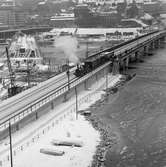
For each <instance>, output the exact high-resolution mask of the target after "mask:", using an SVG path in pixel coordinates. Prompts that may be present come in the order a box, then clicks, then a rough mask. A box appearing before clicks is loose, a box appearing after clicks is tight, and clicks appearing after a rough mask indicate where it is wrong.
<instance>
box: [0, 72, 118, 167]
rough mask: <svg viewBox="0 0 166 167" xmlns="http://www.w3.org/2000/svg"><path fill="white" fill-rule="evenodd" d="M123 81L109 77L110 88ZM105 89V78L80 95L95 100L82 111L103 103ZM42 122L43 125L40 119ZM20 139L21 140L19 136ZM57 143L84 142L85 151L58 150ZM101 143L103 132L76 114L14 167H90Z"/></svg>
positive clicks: (18, 157)
mask: <svg viewBox="0 0 166 167" xmlns="http://www.w3.org/2000/svg"><path fill="white" fill-rule="evenodd" d="M120 77H121V75H117V76H112V75H109V77H108V80H109V82H108V86H109V87H110V86H113V85H114V84H116V83H117V82H118V81H119V79H120ZM105 86H106V85H105V78H103V79H101V81H100V82H98V83H96V84H94V85H93V86H92V87H91V89H90V90H88V91H86V92H83V93H81V94H82V95H79V97H80V98H81V96H85V94H91V96H90V99H89V100H88V101H86V102H85V101H84V102H82V103H81V104H80V105H79V110H83V109H87V108H88V107H89V106H90V105H91V104H93V103H95V101H97V100H99V99H100V98H101V95H102V94H103V93H104V91H102V90H103V89H104V88H105ZM73 102H75V98H74V99H73V101H72V100H71V101H70V102H68V103H70V105H71V104H72V103H73ZM68 103H64V104H63V105H66V106H65V107H67V105H69V104H68ZM60 109H61V110H62V107H60V106H59V108H58V106H57V110H60ZM45 119H46V118H45ZM38 121H40V119H39V120H38ZM27 127H28V126H27ZM30 127H31V126H30ZM20 131H21V130H20ZM18 132H19V131H18ZM23 133H24V131H23ZM22 135H23V134H22ZM17 137H18V138H19V136H17ZM53 139H58V140H59V139H62V140H64V139H72V140H79V141H82V142H83V147H68V146H54V145H52V144H51V141H52V140H53ZM13 141H17V142H18V140H16V138H13ZM99 142H100V134H99V132H98V131H96V130H95V129H94V128H93V127H92V126H91V124H90V123H89V122H88V121H87V120H85V118H84V117H83V116H81V115H78V119H77V120H76V117H75V114H74V113H73V114H71V115H69V116H68V117H66V118H65V119H63V121H61V123H59V124H57V125H56V126H54V127H53V128H51V129H50V130H49V131H48V132H47V133H46V134H44V135H43V136H42V137H41V138H40V139H38V141H37V142H36V143H34V144H32V145H30V146H29V147H27V148H26V149H24V150H23V151H21V152H19V153H18V154H17V155H16V156H13V159H14V166H15V167H23V166H24V167H36V166H37V167H55V166H58V167H88V166H90V164H91V162H92V160H93V155H94V154H95V151H96V146H97V145H98V144H99ZM41 148H46V149H47V148H48V149H58V150H60V151H64V152H65V154H64V155H63V156H53V155H48V154H43V153H40V149H41ZM0 166H1V165H0ZM3 166H5V167H8V166H10V163H6V164H4V165H2V167H3Z"/></svg>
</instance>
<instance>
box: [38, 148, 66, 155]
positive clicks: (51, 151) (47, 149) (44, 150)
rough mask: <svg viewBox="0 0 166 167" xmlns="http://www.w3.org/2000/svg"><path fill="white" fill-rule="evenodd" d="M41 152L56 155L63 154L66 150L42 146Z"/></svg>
mask: <svg viewBox="0 0 166 167" xmlns="http://www.w3.org/2000/svg"><path fill="white" fill-rule="evenodd" d="M40 153H44V154H48V155H54V156H62V155H63V154H64V153H65V152H64V151H61V150H57V149H50V148H41V149H40Z"/></svg>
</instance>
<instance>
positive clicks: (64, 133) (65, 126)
mask: <svg viewBox="0 0 166 167" xmlns="http://www.w3.org/2000/svg"><path fill="white" fill-rule="evenodd" d="M66 138H69V139H77V140H81V141H83V147H67V146H66V147H65V146H53V145H52V144H51V140H52V139H66ZM99 141H100V134H99V133H98V132H97V131H96V130H95V129H93V128H92V126H91V125H90V123H89V122H88V121H86V120H85V118H84V117H83V116H79V117H78V120H74V119H72V118H71V119H70V120H65V121H63V122H62V124H60V125H59V126H58V127H57V128H56V129H53V130H51V131H50V132H49V133H48V134H47V135H46V136H45V137H43V138H42V139H41V140H40V141H39V142H38V143H37V144H35V145H34V146H33V147H30V148H28V149H27V150H26V151H25V152H24V153H21V154H20V155H19V156H18V157H17V158H15V165H14V166H16V167H22V166H24V167H36V166H38V167H47V166H48V167H53V166H58V167H87V166H88V165H89V164H90V163H91V160H92V156H93V155H94V153H95V148H96V146H97V145H98V143H99ZM41 148H51V149H58V150H62V151H64V152H65V154H64V155H63V156H52V155H47V154H42V153H40V149H41Z"/></svg>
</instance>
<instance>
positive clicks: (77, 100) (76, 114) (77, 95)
mask: <svg viewBox="0 0 166 167" xmlns="http://www.w3.org/2000/svg"><path fill="white" fill-rule="evenodd" d="M75 94H76V119H78V94H77V87H76V86H75Z"/></svg>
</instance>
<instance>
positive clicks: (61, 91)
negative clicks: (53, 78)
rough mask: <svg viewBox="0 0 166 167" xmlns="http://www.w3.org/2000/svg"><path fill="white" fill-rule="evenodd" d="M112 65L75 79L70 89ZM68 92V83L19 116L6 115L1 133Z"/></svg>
mask: <svg viewBox="0 0 166 167" xmlns="http://www.w3.org/2000/svg"><path fill="white" fill-rule="evenodd" d="M109 64H110V62H108V63H106V64H104V65H102V66H101V67H99V68H97V69H96V70H94V71H92V72H90V73H88V74H87V75H85V76H83V77H81V78H74V79H73V80H71V81H70V88H71V89H72V88H73V87H75V86H77V85H78V84H80V83H82V82H84V81H85V80H87V79H88V78H90V77H91V76H92V75H94V74H96V73H97V72H98V71H100V70H101V69H103V68H105V67H107V66H108V65H109ZM67 91H68V83H66V84H65V85H62V86H59V87H58V88H56V89H55V90H54V91H53V92H50V93H49V94H47V95H46V96H44V97H42V98H41V99H39V100H37V101H35V102H34V103H32V104H30V105H27V106H25V108H24V109H22V110H20V111H19V112H18V113H17V114H15V113H13V114H9V115H6V116H5V117H4V118H1V120H0V131H3V130H5V129H6V128H8V126H9V121H10V123H11V125H14V124H15V123H17V122H19V121H20V120H22V119H23V118H25V117H26V116H28V115H30V114H32V113H34V112H36V111H37V110H38V109H39V108H41V107H42V106H44V105H45V104H46V103H49V102H52V101H53V100H54V99H55V98H57V97H59V96H60V95H62V94H64V93H66V92H67Z"/></svg>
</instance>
